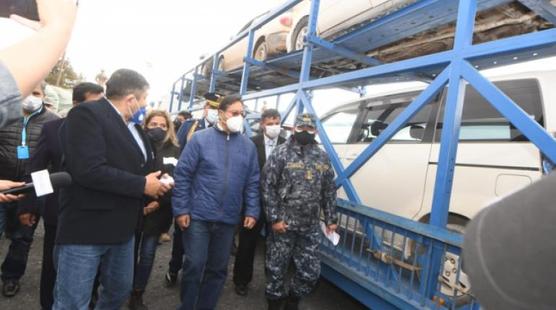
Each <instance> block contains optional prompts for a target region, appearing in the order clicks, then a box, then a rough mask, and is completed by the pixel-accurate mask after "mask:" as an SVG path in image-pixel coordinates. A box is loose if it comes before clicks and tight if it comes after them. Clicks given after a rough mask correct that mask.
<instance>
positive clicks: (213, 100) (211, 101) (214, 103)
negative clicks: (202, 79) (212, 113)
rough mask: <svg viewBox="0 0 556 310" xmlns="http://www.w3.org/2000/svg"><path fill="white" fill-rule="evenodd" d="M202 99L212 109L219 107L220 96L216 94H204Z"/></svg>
mask: <svg viewBox="0 0 556 310" xmlns="http://www.w3.org/2000/svg"><path fill="white" fill-rule="evenodd" d="M203 97H205V99H206V101H207V104H208V105H210V106H211V107H212V108H214V109H218V107H219V106H220V101H222V96H220V95H218V94H217V93H206V94H204V95H203Z"/></svg>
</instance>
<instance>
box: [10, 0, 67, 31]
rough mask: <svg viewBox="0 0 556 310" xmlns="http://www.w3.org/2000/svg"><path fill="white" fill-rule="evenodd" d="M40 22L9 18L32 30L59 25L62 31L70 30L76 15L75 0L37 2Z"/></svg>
mask: <svg viewBox="0 0 556 310" xmlns="http://www.w3.org/2000/svg"><path fill="white" fill-rule="evenodd" d="M37 9H38V11H39V16H40V22H36V21H33V20H30V19H27V18H24V17H21V16H18V15H12V16H10V18H12V19H13V20H15V21H17V22H19V23H21V24H22V25H24V26H27V27H29V28H31V29H33V30H39V29H40V28H42V27H45V26H50V25H53V24H54V25H60V26H61V27H63V28H64V29H67V28H71V26H73V23H74V22H75V16H76V15H77V5H76V4H75V0H37Z"/></svg>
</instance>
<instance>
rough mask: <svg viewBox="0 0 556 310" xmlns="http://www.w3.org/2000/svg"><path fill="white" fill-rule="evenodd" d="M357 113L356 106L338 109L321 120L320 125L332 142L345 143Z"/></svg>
mask: <svg viewBox="0 0 556 310" xmlns="http://www.w3.org/2000/svg"><path fill="white" fill-rule="evenodd" d="M357 114H359V110H358V109H357V108H353V109H349V110H344V111H339V112H337V113H334V114H332V115H330V116H329V117H327V118H326V119H323V120H322V126H323V127H324V130H325V131H326V133H327V134H328V138H329V139H330V141H331V142H332V143H336V144H341V143H347V142H348V139H349V135H350V133H351V130H352V129H353V124H354V123H355V120H356V118H357Z"/></svg>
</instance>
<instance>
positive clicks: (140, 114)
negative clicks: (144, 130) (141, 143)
mask: <svg viewBox="0 0 556 310" xmlns="http://www.w3.org/2000/svg"><path fill="white" fill-rule="evenodd" d="M146 114H147V108H146V107H142V108H139V110H137V112H135V113H134V114H133V116H132V117H131V120H130V121H131V122H132V123H135V124H137V125H141V124H143V120H145V115H146Z"/></svg>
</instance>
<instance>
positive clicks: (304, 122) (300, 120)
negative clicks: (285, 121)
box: [294, 113, 317, 128]
mask: <svg viewBox="0 0 556 310" xmlns="http://www.w3.org/2000/svg"><path fill="white" fill-rule="evenodd" d="M294 125H295V127H300V126H308V127H313V128H317V121H316V117H315V115H314V114H311V113H303V114H299V115H298V116H297V117H296V118H295V124H294Z"/></svg>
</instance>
